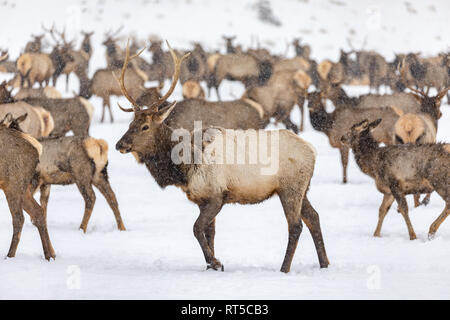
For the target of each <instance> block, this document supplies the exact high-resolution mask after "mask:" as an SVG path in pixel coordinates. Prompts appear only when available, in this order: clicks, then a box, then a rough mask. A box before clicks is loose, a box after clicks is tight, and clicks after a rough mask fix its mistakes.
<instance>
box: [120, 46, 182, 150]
mask: <svg viewBox="0 0 450 320" xmlns="http://www.w3.org/2000/svg"><path fill="white" fill-rule="evenodd" d="M167 46H168V47H169V50H170V54H171V56H172V59H173V62H174V65H175V71H174V75H173V80H172V84H171V86H170V88H169V90H168V91H167V93H166V94H165V95H164V96H162V97H161V98H160V99H159V100H158V101H156V102H155V103H153V104H152V105H149V106H147V107H146V108H144V107H140V106H138V103H137V102H136V101H135V100H134V98H132V97H131V96H130V95H129V94H128V92H127V89H126V88H125V82H124V77H125V71H126V69H127V65H128V63H129V61H130V60H132V59H134V58H135V57H137V56H139V55H140V54H141V53H142V52H143V51H144V49H145V48H144V49H142V50H141V51H139V52H138V53H136V54H134V55H133V56H131V57H130V48H129V43H128V44H127V48H126V53H125V61H124V63H123V67H122V72H121V75H120V77H119V78H118V79H117V78H116V80H117V81H118V83H119V86H120V89H121V91H122V93H123V95H124V96H125V97H126V98H127V100H128V101H129V102H130V103H131V108H128V109H126V108H122V107H121V106H120V105H119V108H120V109H121V110H122V111H125V112H134V119H133V121H132V122H131V123H130V126H129V128H128V131H127V132H126V133H125V134H124V135H123V136H122V138H120V140H119V141H118V142H117V144H116V150H118V151H120V152H121V153H128V152H134V153H137V154H138V155H139V156H140V157H141V156H144V155H154V154H155V153H156V151H157V147H158V143H161V142H160V136H161V129H162V128H166V129H168V127H166V126H165V125H163V122H164V120H165V119H166V118H167V117H168V116H169V114H170V113H171V112H172V110H173V108H174V107H175V105H176V101H174V102H172V103H171V104H169V105H168V106H166V107H163V108H160V106H162V105H163V104H164V103H165V101H166V100H167V99H168V98H169V97H170V95H171V94H172V92H173V91H174V89H175V86H176V84H177V81H178V78H179V75H180V67H181V62H182V61H183V60H184V59H186V58H187V57H188V56H189V54H190V53H187V54H185V55H184V56H183V57H182V58H181V59H179V58H178V57H177V55H176V53H175V51H174V50H173V49H172V48H171V47H170V45H169V43H168V42H167ZM114 76H115V75H114Z"/></svg>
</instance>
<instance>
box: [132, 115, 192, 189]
mask: <svg viewBox="0 0 450 320" xmlns="http://www.w3.org/2000/svg"><path fill="white" fill-rule="evenodd" d="M161 129H162V130H160V132H159V134H158V135H157V136H156V137H155V138H156V141H157V144H158V148H157V151H156V153H155V154H144V155H140V160H141V161H142V162H144V164H145V166H146V167H147V169H148V170H149V171H150V174H151V175H152V176H153V178H155V180H156V183H158V185H159V186H160V187H161V188H165V187H167V186H169V185H175V186H184V185H186V184H187V182H188V177H187V168H186V166H185V165H183V164H179V165H177V164H175V163H174V162H173V161H172V158H171V152H172V146H173V145H174V144H175V143H176V142H173V141H171V139H170V136H171V131H172V129H171V128H170V127H168V126H167V125H165V124H163V125H162V126H161Z"/></svg>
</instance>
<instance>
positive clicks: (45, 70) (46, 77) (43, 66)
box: [16, 53, 55, 88]
mask: <svg viewBox="0 0 450 320" xmlns="http://www.w3.org/2000/svg"><path fill="white" fill-rule="evenodd" d="M16 65H17V71H18V72H19V76H20V86H21V87H23V85H24V82H25V81H26V82H27V84H28V87H29V88H31V87H33V84H34V83H36V82H37V83H39V85H40V87H42V84H43V83H45V85H48V83H49V81H50V78H51V77H52V76H53V74H54V72H55V67H54V66H53V62H52V60H51V58H50V56H49V55H48V54H45V53H24V54H22V55H21V56H20V57H19V58H18V59H17V64H16Z"/></svg>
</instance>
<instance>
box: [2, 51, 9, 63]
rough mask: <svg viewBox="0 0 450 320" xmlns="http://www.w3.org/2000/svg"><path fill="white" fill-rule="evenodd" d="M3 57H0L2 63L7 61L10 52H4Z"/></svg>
mask: <svg viewBox="0 0 450 320" xmlns="http://www.w3.org/2000/svg"><path fill="white" fill-rule="evenodd" d="M2 54H3V55H2V56H0V62H2V61H5V60H6V59H8V51H6V52H4V51H2Z"/></svg>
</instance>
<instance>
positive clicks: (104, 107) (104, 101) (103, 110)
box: [100, 97, 109, 123]
mask: <svg viewBox="0 0 450 320" xmlns="http://www.w3.org/2000/svg"><path fill="white" fill-rule="evenodd" d="M106 99H108V100H109V97H103V106H102V118H101V119H100V122H101V123H103V121H104V120H105V109H106Z"/></svg>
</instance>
